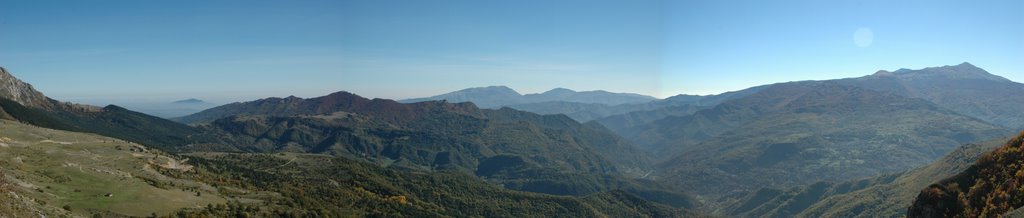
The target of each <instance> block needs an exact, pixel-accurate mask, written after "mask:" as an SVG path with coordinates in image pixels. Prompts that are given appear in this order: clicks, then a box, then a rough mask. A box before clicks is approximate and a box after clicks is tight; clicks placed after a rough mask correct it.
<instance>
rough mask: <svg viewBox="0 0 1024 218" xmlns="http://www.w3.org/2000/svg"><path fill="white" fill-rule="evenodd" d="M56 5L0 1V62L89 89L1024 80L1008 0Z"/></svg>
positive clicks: (79, 93)
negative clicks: (895, 73)
mask: <svg viewBox="0 0 1024 218" xmlns="http://www.w3.org/2000/svg"><path fill="white" fill-rule="evenodd" d="M63 3H64V4H51V3H39V2H5V3H3V6H4V7H0V27H2V28H4V29H5V35H4V36H3V38H2V39H3V40H0V66H3V67H5V68H7V69H8V70H9V71H11V72H12V73H13V74H15V75H16V76H18V77H19V78H21V79H22V80H25V81H26V82H29V83H31V84H33V85H35V87H36V88H37V89H39V90H41V91H43V92H44V93H46V94H47V95H49V96H51V97H53V98H56V99H59V100H65V101H74V102H81V103H89V104H100V105H105V104H125V103H140V102H171V101H175V100H181V99H187V98H198V99H203V100H206V101H208V102H212V103H219V104H223V103H230V102H235V101H248V100H254V99H259V98H266V97H285V96H289V95H294V96H299V97H305V98H308V97H317V96H322V95H326V94H329V93H332V92H336V91H349V92H353V93H356V94H359V95H362V96H364V97H368V98H388V99H396V100H397V99H406V98H415V97H427V96H432V95H437V94H442V93H447V92H451V91H456V90H460V89H464V88H470V87H483V86H492V85H505V86H508V87H511V88H513V89H515V90H517V91H519V92H521V93H524V94H525V93H539V92H543V91H547V90H550V89H552V88H557V87H562V88H569V89H573V90H577V91H588V90H606V91H611V92H625V93H637V94H644V95H650V96H654V97H658V98H665V97H670V96H673V95H678V94H695V95H707V94H718V93H722V92H727V91H734V90H740V89H743V88H747V87H751V86H756V85H762V84H770V83H777V82H787V81H796V80H824V79H836V78H847V77H858V76H863V75H869V74H871V73H873V72H875V71H877V70H896V69H899V68H910V69H920V68H925V67H936V66H943V65H955V64H959V63H962V62H970V63H972V64H974V65H976V66H979V67H981V68H983V69H986V70H988V71H989V72H990V73H993V74H996V75H999V76H1003V77H1006V78H1008V79H1010V80H1014V81H1024V65H1022V64H1020V63H1022V62H1021V60H1024V26H1022V25H1019V21H1020V20H1024V14H1021V13H1019V11H1022V10H1024V2H1019V1H981V2H959V1H909V2H899V3H893V2H888V1H844V2H816V1H790V2H771V3H763V2H733V1H726V2H696V1H685V2H678V1H644V2H613V1H599V2H592V1H560V2H534V4H526V3H524V2H516V3H505V2H476V1H451V2H448V3H449V4H431V3H429V2H404V1H397V2H360V1H310V2H302V3H298V4H291V3H284V2H269V1H255V2H253V1H218V2H205V1H202V2H201V3H202V4H198V3H200V2H193V3H192V4H182V3H180V2H175V3H141V2H133V1H105V2H76V1H67V2H63ZM906 8H912V9H913V10H905V9H906ZM806 17H816V18H817V19H805V18H806ZM43 26H45V27H46V28H40V27H43ZM752 36H754V37H752Z"/></svg>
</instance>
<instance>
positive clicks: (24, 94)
mask: <svg viewBox="0 0 1024 218" xmlns="http://www.w3.org/2000/svg"><path fill="white" fill-rule="evenodd" d="M0 98H6V99H10V100H13V101H15V102H18V103H19V104H21V105H24V106H27V107H35V108H47V109H48V108H52V107H53V104H51V103H50V100H49V99H48V98H47V97H46V96H45V95H43V93H40V92H39V91H36V89H35V88H32V85H30V84H28V83H25V82H22V81H21V80H18V78H15V77H14V76H13V75H11V74H10V73H8V72H7V69H4V68H2V67H0Z"/></svg>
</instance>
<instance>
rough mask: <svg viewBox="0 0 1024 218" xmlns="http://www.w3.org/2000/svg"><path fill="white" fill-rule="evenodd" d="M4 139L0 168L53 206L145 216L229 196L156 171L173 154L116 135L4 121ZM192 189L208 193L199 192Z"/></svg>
mask: <svg viewBox="0 0 1024 218" xmlns="http://www.w3.org/2000/svg"><path fill="white" fill-rule="evenodd" d="M0 140H2V143H3V144H0V145H3V146H2V147H0V170H2V171H4V172H5V173H6V174H7V175H8V176H7V179H8V180H9V181H10V183H12V184H15V185H12V189H14V190H15V191H16V193H18V194H19V195H21V196H25V197H28V198H32V199H35V200H36V201H37V202H40V204H43V205H49V206H51V207H57V208H60V207H64V206H65V205H66V206H69V207H70V208H71V209H72V212H74V213H75V214H78V215H91V214H92V213H94V212H95V211H94V210H101V211H110V212H114V213H117V214H124V215H132V216H146V215H149V214H151V213H154V212H156V213H159V214H163V213H169V212H171V211H174V210H177V209H179V208H183V207H194V206H199V205H207V204H209V203H218V202H224V201H225V200H224V199H223V198H221V197H219V196H217V195H216V194H214V193H213V192H210V191H211V190H209V189H210V187H209V186H206V185H203V184H200V183H194V182H187V181H176V182H175V181H173V180H168V178H166V177H165V176H163V175H160V174H158V173H155V171H154V170H153V167H159V166H158V165H159V164H166V163H168V162H169V161H171V159H170V158H168V157H167V156H166V155H163V154H162V152H158V151H153V150H148V149H145V148H144V147H142V146H138V145H136V144H131V143H127V142H124V141H121V140H118V139H113V138H108V137H102V136H97V135H92V134H84V133H75V132H66V131H60V130H52V129H45V128H39V127H35V126H29V125H23V124H19V123H16V122H13V121H7V120H0ZM130 149H135V151H131V150H130ZM158 155H159V156H160V157H159V158H154V157H155V156H158ZM152 164H156V165H152ZM149 181H160V182H156V183H167V184H163V185H160V186H162V187H163V188H160V187H156V186H154V185H151V184H150V182H149ZM169 183H175V184H176V185H175V186H170V185H168V184H169ZM191 188H197V190H199V191H200V192H207V193H204V195H202V196H196V194H195V191H191ZM183 189H190V190H189V191H184V190H183ZM106 193H112V194H113V196H111V197H105V196H104V195H105V194H106ZM44 213H58V214H59V213H60V212H59V211H57V212H52V211H51V212H44Z"/></svg>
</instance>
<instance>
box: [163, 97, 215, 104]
mask: <svg viewBox="0 0 1024 218" xmlns="http://www.w3.org/2000/svg"><path fill="white" fill-rule="evenodd" d="M171 103H174V104H203V103H206V102H205V101H203V100H199V99H195V98H189V99H185V100H178V101H174V102H171Z"/></svg>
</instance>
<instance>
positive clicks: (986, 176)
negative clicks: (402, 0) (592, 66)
mask: <svg viewBox="0 0 1024 218" xmlns="http://www.w3.org/2000/svg"><path fill="white" fill-rule="evenodd" d="M1021 94H1024V85H1022V84H1020V83H1016V82H1013V81H1010V80H1007V79H1005V78H1002V77H999V76H995V75H992V74H989V73H988V72H986V71H985V70H982V69H981V68H978V67H975V66H973V65H971V64H969V63H963V64H959V65H954V66H943V67H933V68H924V69H920V70H909V69H900V70H896V71H893V72H889V71H879V72H876V73H874V74H872V75H868V76H864V77H857V78H846V79H835V80H824V81H799V82H784V83H776V84H768V85H762V86H756V87H751V88H748V89H743V90H738V91H734V92H726V93H722V94H718V95H707V96H697V95H677V96H673V97H669V98H666V99H656V98H653V97H650V96H643V95H637V94H628V93H610V92H605V91H587V92H576V91H572V90H568V89H561V88H559V89H554V90H551V91H548V92H544V93H538V94H526V95H522V94H519V93H518V92H516V91H514V90H512V89H509V88H507V87H503V86H493V87H484V88H470V89H465V90H461V91H456V92H452V93H448V94H443V95H439V96H434V97H429V98H422V99H409V100H402V101H394V100H388V99H368V98H364V97H361V96H359V95H357V94H354V93H350V92H344V91H341V92H335V93H331V94H329V95H325V96H321V97H315V98H308V99H306V98H298V97H294V96H291V97H285V98H264V99H257V100H253V101H246V102H237V103H232V104H227V105H221V106H218V107H213V108H210V109H206V110H203V111H200V112H197V113H194V114H191V115H187V116H182V117H178V118H173V121H172V120H167V119H162V118H159V117H154V116H150V115H147V114H144V113H139V112H135V111H132V110H129V109H125V108H123V107H120V106H115V105H109V106H106V107H96V106H90V105H82V104H74V103H68V102H59V101H56V100H53V99H50V98H48V97H46V96H45V95H43V94H42V93H41V92H39V91H37V90H35V89H34V88H32V86H31V85H29V84H28V83H25V82H22V81H20V80H18V79H17V78H15V77H14V76H13V75H11V74H10V73H9V72H7V71H6V70H5V69H3V68H0V129H2V130H3V131H0V151H3V152H0V190H3V191H4V192H5V193H9V194H8V195H2V196H0V214H12V215H17V216H21V215H26V214H44V215H50V216H87V215H99V216H115V217H116V216H125V215H127V216H146V215H151V214H149V213H150V212H152V213H153V214H157V213H159V214H167V215H172V216H179V217H189V216H214V217H222V216H309V217H322V216H389V217H404V216H414V217H441V216H457V217H462V216H497V217H513V216H514V217H520V216H527V217H531V216H582V217H634V216H635V217H684V216H685V217H690V216H704V215H706V214H709V215H712V216H727V217H879V216H882V217H894V216H901V215H902V214H907V215H910V216H912V217H917V216H936V215H940V216H948V215H959V216H979V215H985V216H995V215H1002V214H1007V213H1021V214H1024V212H1020V210H1016V209H1017V208H1020V207H1021V206H1024V205H1021V204H1019V196H1024V195H1021V194H1019V193H1018V192H1019V191H1020V190H1017V186H1019V185H1017V182H1018V181H1017V180H1018V179H1020V178H1017V177H1019V176H1018V175H1020V174H1021V173H1020V171H1021V170H1020V169H1019V168H1020V167H1019V165H1020V163H1019V162H1020V160H1021V157H1020V155H1019V153H1020V152H1019V150H1020V149H1019V147H1020V141H1021V137H1022V136H1018V137H1015V138H1013V139H1010V140H1009V142H1007V143H1003V142H1006V141H1007V139H1006V138H1005V137H1007V136H1008V135H1010V134H1012V133H1014V132H1018V131H1019V130H1020V128H1024V126H1022V124H1024V123H1022V120H1021V119H1020V117H1021V115H1024V114H1020V113H1021V112H1019V111H1017V110H1013V109H1015V108H1019V107H1020V105H1019V104H1021V102H1024V101H1020V100H1024V99H1019V98H1021V97H1020V96H1021ZM187 102H192V103H195V102H197V101H194V100H191V101H187ZM175 104H179V103H175ZM180 104H190V103H180ZM1001 144H1004V145H1003V146H1001V147H1000V146H999V145H1001ZM993 148H997V149H996V150H994V151H992V152H990V153H987V154H986V151H990V150H991V149H993ZM125 175H129V176H125ZM944 178H946V179H944ZM929 184H931V185H930V186H929ZM118 187H127V188H124V189H119V188H118ZM922 189H923V190H922ZM914 196H917V199H916V200H915V199H914ZM172 199H178V200H172ZM165 200H167V201H168V202H172V203H168V204H160V205H161V206H138V205H139V204H152V202H159V201H165ZM40 202H43V203H40ZM204 204H205V205H204ZM131 205H136V206H131Z"/></svg>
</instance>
